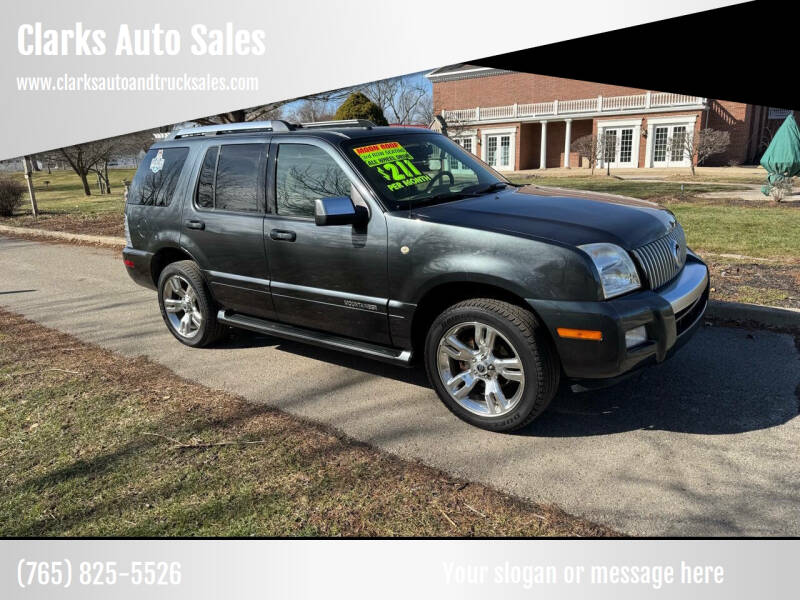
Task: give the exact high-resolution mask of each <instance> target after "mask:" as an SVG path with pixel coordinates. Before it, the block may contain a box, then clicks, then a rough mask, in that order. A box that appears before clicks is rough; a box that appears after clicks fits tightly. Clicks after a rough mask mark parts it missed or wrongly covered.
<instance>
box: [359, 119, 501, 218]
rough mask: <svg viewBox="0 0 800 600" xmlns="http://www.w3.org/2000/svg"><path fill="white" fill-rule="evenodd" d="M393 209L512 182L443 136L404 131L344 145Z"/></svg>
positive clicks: (447, 199) (456, 198) (483, 191)
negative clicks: (392, 135)
mask: <svg viewBox="0 0 800 600" xmlns="http://www.w3.org/2000/svg"><path fill="white" fill-rule="evenodd" d="M345 149H346V152H347V153H348V154H349V155H350V156H351V160H352V162H353V164H354V165H355V166H356V167H357V168H358V169H359V170H360V171H361V172H362V173H363V174H364V175H365V176H366V178H367V179H368V180H369V182H370V183H371V184H372V186H373V187H374V188H375V190H377V191H378V193H379V194H380V195H381V197H382V198H383V199H384V200H385V201H386V203H387V204H388V207H389V208H390V210H397V209H400V208H409V207H411V206H419V205H423V204H431V203H436V202H447V201H449V200H458V199H460V198H465V197H468V196H475V195H480V194H485V193H487V192H491V191H493V190H496V189H501V188H503V187H506V186H509V185H511V184H510V183H509V182H508V181H506V179H505V178H504V177H503V176H501V175H500V174H499V173H497V172H496V171H494V170H492V168H491V167H489V166H488V165H486V164H484V163H483V162H481V161H480V160H478V159H477V158H476V157H475V156H473V155H472V154H470V153H469V152H467V151H465V150H464V149H463V148H461V146H459V145H458V144H456V143H454V142H453V141H452V140H450V139H448V138H446V137H445V136H443V135H439V134H435V133H420V134H411V135H408V134H401V135H398V136H396V137H391V136H386V137H384V138H380V139H375V140H369V141H365V140H355V141H354V142H351V143H350V144H348V145H347V146H345Z"/></svg>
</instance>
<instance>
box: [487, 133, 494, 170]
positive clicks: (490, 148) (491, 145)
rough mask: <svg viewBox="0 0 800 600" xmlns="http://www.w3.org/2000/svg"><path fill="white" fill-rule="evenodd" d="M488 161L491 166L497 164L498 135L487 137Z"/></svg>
mask: <svg viewBox="0 0 800 600" xmlns="http://www.w3.org/2000/svg"><path fill="white" fill-rule="evenodd" d="M486 162H487V163H489V164H490V165H491V166H496V165H497V136H490V137H489V138H487V139H486Z"/></svg>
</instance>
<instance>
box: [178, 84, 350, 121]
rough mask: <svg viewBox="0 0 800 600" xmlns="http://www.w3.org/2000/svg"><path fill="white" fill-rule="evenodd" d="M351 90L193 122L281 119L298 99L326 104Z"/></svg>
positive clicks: (273, 103) (238, 111)
mask: <svg viewBox="0 0 800 600" xmlns="http://www.w3.org/2000/svg"><path fill="white" fill-rule="evenodd" d="M351 91H352V90H351V89H350V88H343V89H340V90H331V91H328V92H321V93H319V94H312V95H310V96H305V97H303V98H290V99H288V100H279V101H277V102H270V103H269V104H261V105H259V106H253V107H250V108H243V109H240V110H234V111H231V112H226V113H220V114H218V115H211V116H208V117H201V118H199V119H193V122H194V123H197V124H198V125H218V124H222V123H244V122H246V121H261V120H265V119H280V118H282V116H283V111H284V107H286V106H287V105H289V104H292V103H294V102H297V101H298V100H305V101H309V102H318V103H324V104H327V103H329V102H340V101H342V100H344V99H345V98H346V97H347V96H348V94H349V93H350V92H351Z"/></svg>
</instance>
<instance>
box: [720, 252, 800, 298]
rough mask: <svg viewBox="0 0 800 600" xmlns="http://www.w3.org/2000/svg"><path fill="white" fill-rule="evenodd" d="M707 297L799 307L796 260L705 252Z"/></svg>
mask: <svg viewBox="0 0 800 600" xmlns="http://www.w3.org/2000/svg"><path fill="white" fill-rule="evenodd" d="M705 258H706V264H708V268H709V270H710V272H711V299H712V300H723V301H726V302H744V303H747V304H764V305H767V306H777V307H781V308H800V264H772V263H761V262H759V263H755V262H742V261H732V260H726V259H723V258H718V257H713V256H711V257H709V256H706V257H705Z"/></svg>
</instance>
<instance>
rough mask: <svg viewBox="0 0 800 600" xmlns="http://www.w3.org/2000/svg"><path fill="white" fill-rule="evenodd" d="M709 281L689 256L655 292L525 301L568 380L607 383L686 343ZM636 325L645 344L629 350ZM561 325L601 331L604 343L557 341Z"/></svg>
mask: <svg viewBox="0 0 800 600" xmlns="http://www.w3.org/2000/svg"><path fill="white" fill-rule="evenodd" d="M708 282H709V279H708V268H707V267H706V265H705V264H704V263H703V261H701V260H700V259H699V258H698V257H697V256H696V255H694V254H691V253H690V254H689V255H688V256H687V258H686V265H685V266H684V268H683V269H682V270H681V272H680V273H679V274H678V276H677V277H675V279H673V280H672V281H671V282H669V283H668V284H666V285H665V286H663V287H661V288H659V289H657V290H644V291H641V292H636V293H633V294H628V295H626V296H622V297H620V298H614V299H612V300H606V301H604V302H563V301H558V300H528V303H529V304H530V305H531V307H532V308H533V310H534V311H536V314H538V315H539V317H540V318H541V320H542V321H544V324H545V325H546V326H547V328H548V329H549V330H550V334H551V337H552V339H553V340H554V342H555V345H556V348H557V350H558V354H559V358H560V359H561V364H562V367H563V369H564V374H565V375H566V376H567V377H569V378H572V379H581V380H608V379H614V378H618V377H620V376H623V375H625V374H626V373H629V372H630V371H632V370H634V369H636V368H638V367H642V366H645V365H647V364H651V363H658V362H661V361H663V360H665V359H666V358H667V357H669V356H670V355H671V354H672V353H673V352H674V351H675V350H677V349H678V348H679V347H680V346H681V345H683V344H684V343H686V341H688V339H689V338H690V337H691V335H692V334H693V333H694V331H695V330H696V329H697V327H698V326H699V324H700V323H701V321H702V317H703V314H704V313H705V310H706V305H707V304H708V286H709V283H708ZM639 326H644V327H645V330H646V332H647V341H645V342H644V343H642V344H639V345H637V346H634V347H632V348H628V347H627V346H626V342H625V332H627V331H629V330H631V329H634V328H636V327H639ZM559 327H564V328H570V329H591V330H599V331H602V333H603V339H602V340H600V341H594V340H576V339H565V338H561V337H559V335H558V333H557V331H556V329H557V328H559ZM587 384H588V382H587Z"/></svg>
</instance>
